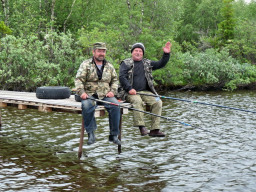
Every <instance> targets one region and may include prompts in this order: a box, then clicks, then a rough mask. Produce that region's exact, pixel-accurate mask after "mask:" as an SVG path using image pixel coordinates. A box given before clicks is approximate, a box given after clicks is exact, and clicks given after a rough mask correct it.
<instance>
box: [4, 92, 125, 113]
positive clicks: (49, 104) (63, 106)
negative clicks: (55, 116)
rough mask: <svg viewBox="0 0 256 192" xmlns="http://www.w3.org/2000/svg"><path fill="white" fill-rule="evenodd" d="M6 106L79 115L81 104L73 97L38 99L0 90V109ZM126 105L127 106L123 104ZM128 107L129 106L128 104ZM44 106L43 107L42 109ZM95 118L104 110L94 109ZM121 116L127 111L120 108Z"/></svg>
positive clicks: (21, 93)
mask: <svg viewBox="0 0 256 192" xmlns="http://www.w3.org/2000/svg"><path fill="white" fill-rule="evenodd" d="M7 104H17V105H18V108H19V109H25V108H26V107H25V106H27V107H28V106H34V107H38V110H39V111H47V112H49V111H53V110H57V111H63V112H67V111H71V112H74V111H77V112H78V113H81V111H82V109H81V103H80V102H77V101H76V100H75V96H74V95H71V96H70V98H67V99H38V98H37V97H36V93H32V92H18V91H3V90H0V107H6V106H7ZM123 105H126V106H127V104H123ZM128 105H129V104H128ZM43 106H44V107H43ZM96 111H100V112H97V113H96V115H97V116H104V115H105V108H104V107H103V106H98V107H97V108H96ZM102 111H104V112H102ZM121 112H122V114H127V113H128V109H126V108H121Z"/></svg>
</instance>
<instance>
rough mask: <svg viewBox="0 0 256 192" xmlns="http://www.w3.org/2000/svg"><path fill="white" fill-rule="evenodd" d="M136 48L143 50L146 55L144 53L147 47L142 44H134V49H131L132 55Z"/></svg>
mask: <svg viewBox="0 0 256 192" xmlns="http://www.w3.org/2000/svg"><path fill="white" fill-rule="evenodd" d="M135 48H141V49H142V51H143V55H144V53H145V47H144V45H143V44H142V43H135V44H133V46H132V49H131V53H132V52H133V50H134V49H135Z"/></svg>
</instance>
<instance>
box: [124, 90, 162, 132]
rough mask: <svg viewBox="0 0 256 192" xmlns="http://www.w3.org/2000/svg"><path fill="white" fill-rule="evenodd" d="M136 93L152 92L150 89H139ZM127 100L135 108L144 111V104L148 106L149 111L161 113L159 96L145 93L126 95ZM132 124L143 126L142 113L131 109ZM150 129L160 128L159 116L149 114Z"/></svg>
mask: <svg viewBox="0 0 256 192" xmlns="http://www.w3.org/2000/svg"><path fill="white" fill-rule="evenodd" d="M138 93H146V94H151V95H152V94H153V93H152V92H150V91H139V92H138ZM127 101H128V102H130V103H131V104H132V106H133V108H135V109H139V110H141V111H144V107H145V104H146V105H149V106H150V113H154V114H156V115H161V113H162V101H161V100H160V98H159V97H152V96H146V95H138V94H137V95H128V96H127ZM133 126H135V127H138V126H145V122H144V113H142V112H138V111H135V110H133ZM151 129H160V117H156V116H153V115H151Z"/></svg>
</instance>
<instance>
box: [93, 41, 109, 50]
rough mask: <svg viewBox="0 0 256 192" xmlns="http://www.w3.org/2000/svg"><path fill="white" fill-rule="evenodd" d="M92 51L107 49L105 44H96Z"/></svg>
mask: <svg viewBox="0 0 256 192" xmlns="http://www.w3.org/2000/svg"><path fill="white" fill-rule="evenodd" d="M93 49H94V50H95V49H107V47H106V44H105V43H102V42H97V43H94V44H93Z"/></svg>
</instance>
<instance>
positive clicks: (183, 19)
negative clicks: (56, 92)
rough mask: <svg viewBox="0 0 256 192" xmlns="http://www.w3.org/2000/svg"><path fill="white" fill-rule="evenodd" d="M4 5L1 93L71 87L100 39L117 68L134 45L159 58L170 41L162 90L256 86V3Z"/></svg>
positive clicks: (40, 1) (15, 1)
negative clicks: (169, 53) (170, 45)
mask: <svg viewBox="0 0 256 192" xmlns="http://www.w3.org/2000/svg"><path fill="white" fill-rule="evenodd" d="M0 10H1V11H0V63H1V66H0V89H2V90H15V91H35V90H36V88H37V87H40V86H67V87H70V88H73V87H74V78H75V75H76V72H77V70H78V68H79V66H80V64H81V62H82V61H83V60H84V59H87V58H90V57H91V56H92V52H91V46H92V44H93V43H94V42H97V41H101V42H105V43H106V44H107V48H108V50H107V58H106V59H107V60H108V61H110V62H111V63H112V64H113V65H114V67H115V68H116V70H117V72H118V70H119V64H120V62H121V61H122V60H123V59H125V58H128V57H130V56H131V53H130V49H131V45H132V44H134V43H136V42H142V43H143V44H144V45H145V47H146V51H145V57H146V58H148V59H151V60H158V59H160V58H161V56H162V54H163V50H162V47H163V46H164V45H165V43H166V42H167V41H170V42H171V43H172V53H171V59H170V61H169V62H168V64H167V66H166V67H165V68H163V69H160V70H157V71H154V74H153V75H154V79H155V83H156V85H157V87H158V88H161V89H167V90H177V89H180V90H187V89H189V90H213V89H214V90H227V91H233V90H236V89H256V1H255V0H252V1H251V2H250V3H246V2H245V1H244V0H236V1H234V0H179V1H177V0H1V6H0Z"/></svg>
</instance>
